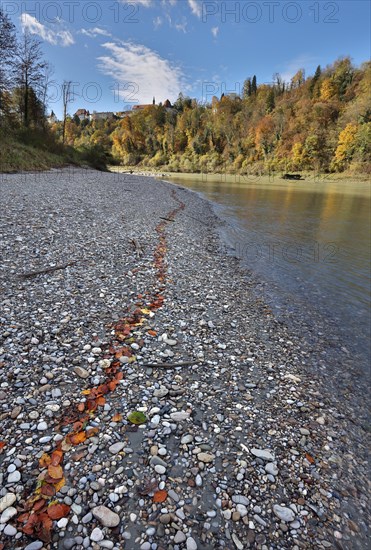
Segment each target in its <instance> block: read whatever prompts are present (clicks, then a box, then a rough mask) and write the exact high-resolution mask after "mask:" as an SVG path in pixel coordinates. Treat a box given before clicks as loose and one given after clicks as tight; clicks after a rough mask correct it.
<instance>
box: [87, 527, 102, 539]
mask: <svg viewBox="0 0 371 550" xmlns="http://www.w3.org/2000/svg"><path fill="white" fill-rule="evenodd" d="M90 539H91V540H92V541H94V542H99V541H101V540H103V539H104V535H103V533H102V531H101V530H100V529H99V527H96V528H95V529H93V531H92V532H91V535H90Z"/></svg>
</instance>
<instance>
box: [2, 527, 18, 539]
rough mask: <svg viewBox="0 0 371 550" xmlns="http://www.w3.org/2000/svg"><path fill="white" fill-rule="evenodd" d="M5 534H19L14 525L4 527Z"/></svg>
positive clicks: (9, 535)
mask: <svg viewBox="0 0 371 550" xmlns="http://www.w3.org/2000/svg"><path fill="white" fill-rule="evenodd" d="M4 534H5V535H7V536H8V537H14V535H16V534H17V529H16V528H15V527H13V525H7V526H6V527H5V529H4Z"/></svg>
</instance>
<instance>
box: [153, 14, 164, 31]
mask: <svg viewBox="0 0 371 550" xmlns="http://www.w3.org/2000/svg"><path fill="white" fill-rule="evenodd" d="M162 23H163V20H162V18H161V17H160V16H159V15H158V16H157V17H155V18H154V20H153V26H154V27H155V29H156V30H157V29H158V28H159V27H161V25H162Z"/></svg>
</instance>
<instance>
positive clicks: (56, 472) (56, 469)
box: [48, 464, 63, 481]
mask: <svg viewBox="0 0 371 550" xmlns="http://www.w3.org/2000/svg"><path fill="white" fill-rule="evenodd" d="M48 474H49V475H50V477H51V478H52V479H54V480H56V481H57V480H58V481H59V480H60V479H62V477H63V470H62V467H61V466H53V464H50V465H49V466H48Z"/></svg>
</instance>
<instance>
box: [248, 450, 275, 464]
mask: <svg viewBox="0 0 371 550" xmlns="http://www.w3.org/2000/svg"><path fill="white" fill-rule="evenodd" d="M251 453H252V454H253V455H254V456H256V457H258V458H261V459H262V460H268V461H269V462H273V461H274V456H273V455H272V453H271V452H270V451H269V450H268V449H255V448H253V449H251Z"/></svg>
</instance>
